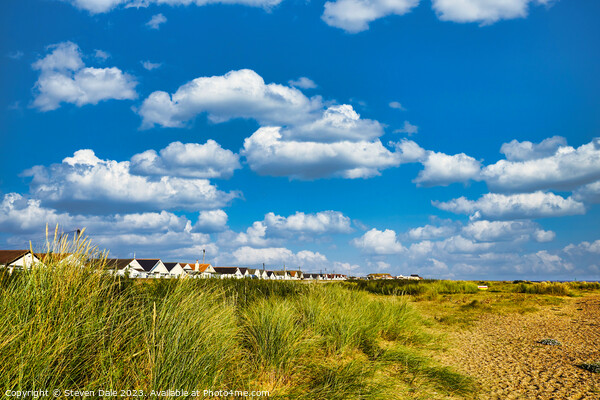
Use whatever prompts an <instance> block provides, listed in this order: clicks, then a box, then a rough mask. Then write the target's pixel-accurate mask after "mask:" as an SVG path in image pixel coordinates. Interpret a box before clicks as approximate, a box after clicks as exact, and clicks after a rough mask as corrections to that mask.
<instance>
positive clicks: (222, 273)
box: [213, 267, 244, 279]
mask: <svg viewBox="0 0 600 400" xmlns="http://www.w3.org/2000/svg"><path fill="white" fill-rule="evenodd" d="M213 268H214V270H215V272H216V273H217V274H218V276H217V277H218V278H221V279H227V278H237V279H241V278H243V277H244V275H243V274H242V273H241V272H240V269H239V268H238V267H213Z"/></svg>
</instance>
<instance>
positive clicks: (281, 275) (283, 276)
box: [273, 271, 290, 280]
mask: <svg viewBox="0 0 600 400" xmlns="http://www.w3.org/2000/svg"><path fill="white" fill-rule="evenodd" d="M273 273H274V274H275V279H278V280H289V279H290V274H288V273H287V271H273Z"/></svg>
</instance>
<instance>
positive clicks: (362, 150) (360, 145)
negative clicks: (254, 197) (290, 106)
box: [241, 127, 400, 179]
mask: <svg viewBox="0 0 600 400" xmlns="http://www.w3.org/2000/svg"><path fill="white" fill-rule="evenodd" d="M241 153H242V155H244V156H245V157H246V160H247V161H248V164H249V166H250V168H251V169H252V170H253V171H255V172H256V173H258V174H259V175H271V176H288V177H290V178H293V179H317V178H323V177H333V176H338V177H343V178H350V179H353V178H369V177H372V176H376V175H379V174H380V170H383V169H386V168H390V167H393V166H397V165H399V163H400V160H399V158H398V156H397V155H396V154H395V153H393V152H391V151H390V150H388V149H387V148H386V147H384V146H383V145H382V144H381V142H380V141H379V140H375V141H373V142H365V141H362V142H350V141H341V142H334V143H318V142H301V141H285V140H283V138H282V135H281V128H278V127H266V128H260V129H259V130H257V131H256V132H255V133H254V134H253V135H252V136H250V137H249V138H246V139H245V140H244V148H243V150H242V152H241Z"/></svg>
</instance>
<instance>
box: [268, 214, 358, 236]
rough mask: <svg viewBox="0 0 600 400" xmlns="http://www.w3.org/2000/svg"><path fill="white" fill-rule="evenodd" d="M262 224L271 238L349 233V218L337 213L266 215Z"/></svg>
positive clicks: (350, 229) (350, 230)
mask: <svg viewBox="0 0 600 400" xmlns="http://www.w3.org/2000/svg"><path fill="white" fill-rule="evenodd" d="M263 224H264V225H265V226H266V228H267V231H268V233H269V234H270V235H273V236H289V235H290V234H311V235H323V234H330V233H350V232H352V228H351V227H350V224H351V221H350V218H348V217H347V216H345V215H344V214H342V213H341V212H339V211H332V210H329V211H321V212H318V213H315V214H305V213H303V212H300V211H298V212H296V213H295V214H292V215H290V216H289V217H283V216H281V215H276V214H275V213H272V212H270V213H268V214H266V215H265V219H264V220H263Z"/></svg>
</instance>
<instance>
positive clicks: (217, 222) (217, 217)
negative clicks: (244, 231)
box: [194, 210, 227, 233]
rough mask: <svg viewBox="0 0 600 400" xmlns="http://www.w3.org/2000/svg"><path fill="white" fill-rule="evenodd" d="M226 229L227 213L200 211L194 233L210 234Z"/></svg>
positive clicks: (221, 211)
mask: <svg viewBox="0 0 600 400" xmlns="http://www.w3.org/2000/svg"><path fill="white" fill-rule="evenodd" d="M225 229H227V213H225V211H223V210H207V211H200V214H199V215H198V221H197V222H196V224H195V225H194V231H196V232H204V233H212V232H222V231H224V230H225Z"/></svg>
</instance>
